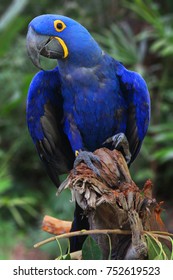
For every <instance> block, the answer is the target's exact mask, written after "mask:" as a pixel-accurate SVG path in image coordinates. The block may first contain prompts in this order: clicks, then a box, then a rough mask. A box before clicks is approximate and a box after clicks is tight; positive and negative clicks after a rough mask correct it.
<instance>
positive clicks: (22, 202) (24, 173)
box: [0, 0, 173, 259]
mask: <svg viewBox="0 0 173 280" xmlns="http://www.w3.org/2000/svg"><path fill="white" fill-rule="evenodd" d="M45 13H55V14H63V15H66V16H69V17H72V18H73V19H75V20H77V21H79V22H80V23H81V24H83V25H84V26H85V27H86V28H87V29H88V30H89V31H90V32H91V33H92V35H93V36H94V37H95V39H96V40H97V41H98V42H99V43H100V45H101V46H102V48H103V49H104V50H105V51H106V52H108V53H109V54H110V55H112V56H113V57H115V58H116V59H117V60H119V61H121V62H122V63H124V65H125V66H127V67H128V68H129V69H132V70H135V71H138V72H139V73H141V74H142V75H143V77H144V78H145V80H146V81H147V84H148V87H149V91H150V94H151V100H152V118H151V124H150V128H149V132H148V135H147V137H146V138H145V141H144V144H143V146H142V149H141V152H140V155H139V156H138V158H137V160H136V162H135V163H134V164H133V165H132V167H131V174H132V177H133V179H134V181H135V182H136V183H137V184H138V185H139V186H140V187H141V188H142V187H143V185H144V183H145V181H146V180H147V179H148V178H150V179H151V180H152V181H153V184H154V195H155V197H156V198H157V200H158V201H164V202H165V203H164V205H163V208H164V209H165V211H163V219H164V221H165V223H166V225H167V227H168V230H169V231H171V232H172V231H173V66H172V65H173V1H172V0H164V1H163V0H160V1H159V0H158V1H154V0H153V1H152V0H145V1H144V0H143V1H142V0H130V1H128V0H127V1H125V0H122V1H118V0H110V1H107V0H92V1H91V0H88V1H82V0H81V1H80V0H78V1H77V0H76V1H73V0H69V1H68V0H41V1H35V0H13V1H12V0H1V2H0V259H52V258H56V257H57V256H58V255H59V248H58V244H56V242H54V243H52V244H50V245H45V246H44V247H43V248H41V249H40V250H36V249H33V244H35V243H36V242H38V241H40V240H42V239H44V238H47V237H49V234H48V233H43V232H42V231H41V230H40V225H41V221H42V218H43V216H44V215H45V214H47V215H52V216H54V217H58V218H62V219H67V220H72V218H73V204H72V203H71V202H70V199H71V195H70V193H69V192H68V191H65V192H64V193H63V194H62V195H61V196H60V198H57V197H56V196H55V194H56V188H55V187H54V186H53V184H52V183H51V181H50V180H49V178H48V176H47V174H46V173H45V170H44V168H43V166H42V165H41V163H40V160H39V158H38V156H37V153H36V151H35V148H34V145H33V143H32V141H31V139H30V136H29V133H28V131H27V126H26V119H25V107H26V105H25V104H26V96H27V91H28V87H29V84H30V82H31V79H32V77H33V76H34V74H35V73H36V72H37V69H36V68H35V67H34V66H33V65H32V63H31V62H30V60H29V58H28V57H27V53H26V48H25V37H26V33H27V26H28V23H29V22H30V20H31V19H32V18H34V17H35V16H37V15H40V14H45ZM64 246H65V245H64Z"/></svg>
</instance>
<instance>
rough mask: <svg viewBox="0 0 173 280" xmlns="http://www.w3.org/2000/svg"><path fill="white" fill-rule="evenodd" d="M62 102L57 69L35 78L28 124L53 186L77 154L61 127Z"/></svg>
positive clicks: (28, 108) (28, 103)
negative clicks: (74, 152)
mask: <svg viewBox="0 0 173 280" xmlns="http://www.w3.org/2000/svg"><path fill="white" fill-rule="evenodd" d="M62 119H63V100H62V96H61V85H60V78H59V72H58V68H55V69H54V70H52V71H40V72H39V73H38V74H36V76H35V77H34V78H33V80H32V82H31V85H30V88H29V92H28V99H27V124H28V129H29V132H30V135H31V137H32V139H33V141H34V144H35V146H36V148H37V151H38V154H39V156H40V158H41V160H42V161H43V163H44V165H45V166H46V170H47V173H48V175H49V176H50V178H51V179H52V181H53V182H54V184H55V185H56V186H57V187H58V186H59V179H58V175H60V174H64V173H67V172H68V171H69V170H70V169H71V168H72V166H73V161H74V155H73V152H72V149H71V146H70V144H69V141H68V139H67V137H66V135H65V134H64V132H63V127H62Z"/></svg>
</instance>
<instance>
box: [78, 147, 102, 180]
mask: <svg viewBox="0 0 173 280" xmlns="http://www.w3.org/2000/svg"><path fill="white" fill-rule="evenodd" d="M81 162H84V163H85V164H86V165H87V167H88V168H90V169H91V170H92V171H93V172H94V173H95V174H96V175H98V176H100V171H99V169H98V168H97V167H96V166H95V165H94V164H93V163H95V164H97V165H99V166H100V167H101V162H100V159H99V157H98V156H96V155H94V154H93V153H91V152H87V151H81V152H79V155H78V156H77V157H76V159H75V161H74V164H73V168H74V169H76V167H77V165H79V164H80V163H81Z"/></svg>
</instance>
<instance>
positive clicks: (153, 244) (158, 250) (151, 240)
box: [145, 234, 173, 260]
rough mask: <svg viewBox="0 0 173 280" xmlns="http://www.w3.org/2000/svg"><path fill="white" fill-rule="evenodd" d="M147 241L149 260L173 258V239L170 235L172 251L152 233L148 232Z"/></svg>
mask: <svg viewBox="0 0 173 280" xmlns="http://www.w3.org/2000/svg"><path fill="white" fill-rule="evenodd" d="M145 237H146V241H147V247H148V259H149V260H172V259H173V258H172V257H173V240H172V239H171V238H170V237H169V241H170V243H171V246H172V251H170V249H169V248H168V247H167V246H166V244H165V243H164V240H165V239H162V242H161V241H159V240H158V238H156V237H154V236H153V235H152V234H146V236H145Z"/></svg>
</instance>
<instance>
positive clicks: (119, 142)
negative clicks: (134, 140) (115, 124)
mask: <svg viewBox="0 0 173 280" xmlns="http://www.w3.org/2000/svg"><path fill="white" fill-rule="evenodd" d="M110 143H112V145H113V146H114V148H115V149H117V150H120V149H123V152H124V157H125V159H126V162H127V164H128V163H129V162H130V160H131V153H130V149H129V142H128V140H127V137H126V136H125V134H124V133H118V134H115V135H114V136H112V137H109V138H108V139H107V140H106V141H105V142H104V143H103V145H104V144H110Z"/></svg>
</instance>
